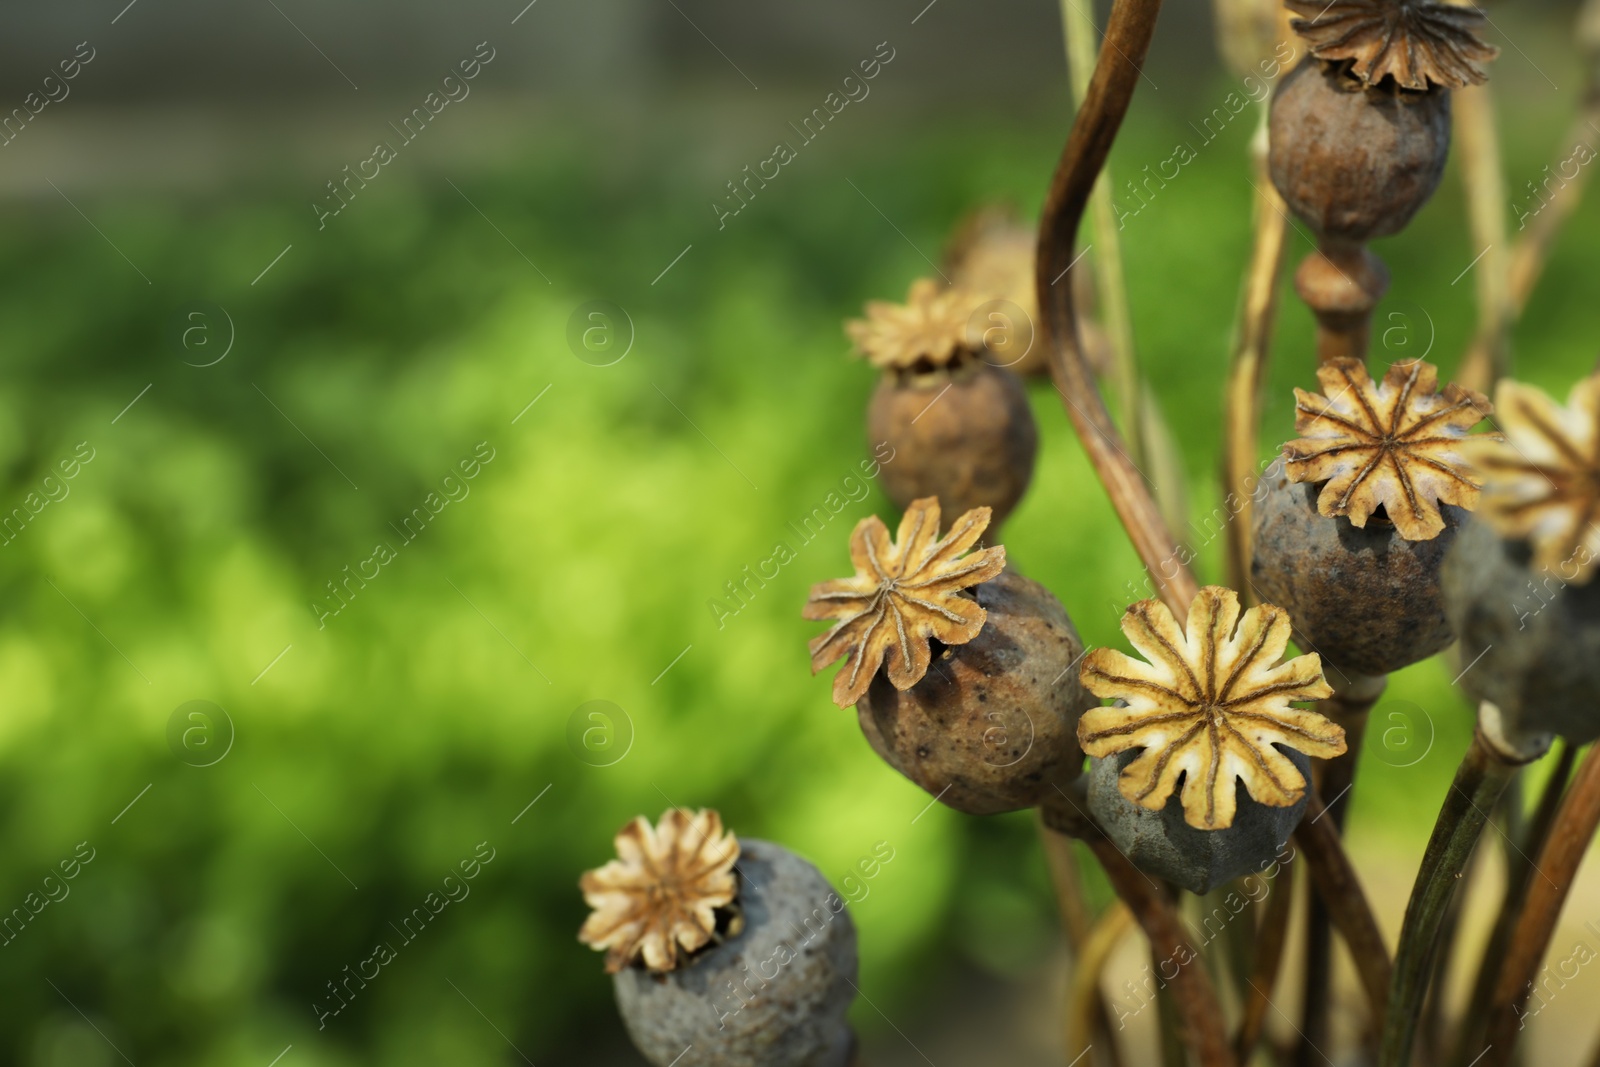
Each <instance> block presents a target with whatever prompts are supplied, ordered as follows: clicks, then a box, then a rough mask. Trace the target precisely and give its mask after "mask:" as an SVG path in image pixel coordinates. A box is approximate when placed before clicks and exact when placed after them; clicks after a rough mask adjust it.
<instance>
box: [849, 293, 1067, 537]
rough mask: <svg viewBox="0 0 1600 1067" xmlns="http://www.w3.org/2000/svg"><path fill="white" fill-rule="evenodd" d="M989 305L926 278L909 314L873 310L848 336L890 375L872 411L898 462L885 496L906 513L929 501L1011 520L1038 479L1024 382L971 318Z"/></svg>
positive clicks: (875, 428) (901, 308) (874, 429)
mask: <svg viewBox="0 0 1600 1067" xmlns="http://www.w3.org/2000/svg"><path fill="white" fill-rule="evenodd" d="M984 300H985V298H984V297H981V296H974V295H973V294H971V293H968V292H965V291H963V290H959V289H941V288H940V287H939V285H938V283H937V282H934V281H932V280H931V279H927V278H923V279H921V280H919V281H917V282H916V283H914V284H913V285H912V286H911V292H910V294H909V295H908V296H907V298H906V303H905V304H903V305H896V304H888V303H884V302H881V301H873V302H871V303H869V304H868V305H867V318H865V319H862V320H857V321H855V322H851V323H850V324H849V325H848V331H849V333H850V336H851V338H852V339H853V340H854V341H855V343H856V346H857V347H858V348H859V349H860V351H861V352H862V354H863V355H865V356H866V357H867V359H868V360H870V361H871V362H872V364H873V365H874V366H876V367H879V368H881V369H882V370H883V372H884V373H883V378H882V379H881V380H880V381H879V383H878V386H877V388H876V389H875V390H874V391H873V394H872V400H871V402H870V404H869V405H868V408H867V433H868V434H869V436H870V439H871V440H874V441H887V442H889V444H890V445H892V446H893V447H894V449H895V461H894V462H893V463H891V464H888V465H886V466H885V467H884V468H883V473H882V476H881V480H882V482H883V487H884V491H885V492H886V493H888V494H889V499H890V500H892V501H894V503H895V504H896V506H898V507H901V508H904V507H906V506H908V505H909V504H910V503H911V501H913V500H915V499H917V498H919V497H925V496H934V497H938V498H939V499H940V500H942V501H943V502H944V503H945V505H946V506H947V507H950V508H952V509H954V510H957V511H968V510H971V509H972V508H977V507H988V508H990V509H992V510H993V512H994V514H995V522H996V523H997V524H998V523H999V522H1002V521H1004V519H1005V518H1006V516H1008V515H1010V514H1011V511H1012V509H1013V508H1015V507H1016V506H1017V502H1018V501H1019V500H1021V499H1022V494H1023V493H1025V492H1026V491H1027V488H1028V483H1029V481H1030V480H1031V479H1032V477H1033V461H1034V457H1035V455H1036V454H1037V453H1038V450H1039V432H1038V429H1037V427H1036V426H1035V425H1034V421H1033V412H1032V410H1031V409H1030V408H1029V407H1028V397H1027V393H1026V391H1025V390H1024V389H1023V387H1022V381H1021V379H1019V378H1018V377H1017V376H1016V375H1015V374H1013V373H1011V372H1010V371H1009V370H1005V369H1003V368H1002V367H1000V366H997V365H996V364H997V363H1001V362H1004V361H1003V360H999V359H994V358H993V357H991V356H989V355H988V354H987V350H986V349H985V347H984V343H983V339H982V331H981V329H980V328H979V327H980V326H981V323H974V322H973V321H972V319H973V313H974V312H975V311H977V310H978V309H979V307H980V306H981V305H982V304H983V303H984Z"/></svg>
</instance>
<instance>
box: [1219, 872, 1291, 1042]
mask: <svg viewBox="0 0 1600 1067" xmlns="http://www.w3.org/2000/svg"><path fill="white" fill-rule="evenodd" d="M1294 871H1295V868H1294V867H1293V866H1288V867H1284V868H1281V869H1280V871H1279V873H1278V876H1277V877H1276V878H1274V879H1273V881H1272V890H1271V894H1270V896H1269V897H1268V898H1267V912H1266V914H1265V915H1263V916H1262V917H1261V928H1260V929H1259V930H1258V931H1256V957H1255V963H1254V965H1253V966H1252V967H1251V971H1250V980H1249V985H1248V986H1247V987H1246V989H1245V991H1244V1010H1243V1011H1242V1012H1241V1014H1240V1019H1239V1030H1238V1033H1237V1034H1236V1035H1235V1036H1234V1039H1233V1049H1234V1055H1235V1056H1236V1057H1237V1058H1238V1060H1239V1062H1240V1063H1241V1064H1245V1063H1249V1062H1250V1057H1251V1055H1252V1054H1253V1053H1254V1052H1255V1048H1256V1042H1257V1041H1259V1040H1260V1039H1261V1027H1262V1026H1263V1025H1264V1024H1265V1023H1266V1020H1267V1009H1268V1008H1269V1007H1271V1001H1270V999H1269V998H1270V997H1271V996H1272V987H1273V986H1275V985H1277V984H1278V968H1279V966H1280V965H1281V964H1282V962H1283V946H1284V944H1285V943H1286V942H1287V941H1288V940H1289V916H1290V915H1291V914H1292V913H1293V911H1294Z"/></svg>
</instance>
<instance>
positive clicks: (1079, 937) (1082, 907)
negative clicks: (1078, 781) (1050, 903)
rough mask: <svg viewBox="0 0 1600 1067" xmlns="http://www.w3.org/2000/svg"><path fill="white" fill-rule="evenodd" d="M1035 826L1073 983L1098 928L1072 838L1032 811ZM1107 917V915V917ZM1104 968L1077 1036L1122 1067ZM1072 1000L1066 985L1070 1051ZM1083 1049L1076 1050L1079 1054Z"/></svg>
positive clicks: (1085, 963) (1095, 972)
mask: <svg viewBox="0 0 1600 1067" xmlns="http://www.w3.org/2000/svg"><path fill="white" fill-rule="evenodd" d="M1034 822H1035V823H1036V824H1037V825H1038V827H1039V840H1040V842H1041V843H1042V844H1043V845H1044V855H1045V863H1046V864H1047V865H1048V866H1049V868H1050V882H1051V884H1052V885H1053V886H1055V891H1056V906H1057V908H1058V909H1059V911H1060V913H1061V932H1062V935H1063V936H1064V937H1065V938H1066V941H1067V947H1068V949H1070V950H1071V952H1072V960H1073V974H1074V976H1075V977H1074V981H1076V976H1079V975H1082V974H1084V972H1085V970H1086V969H1087V968H1089V967H1090V964H1089V962H1088V960H1087V956H1088V953H1089V951H1090V946H1089V942H1090V938H1091V937H1092V935H1093V931H1094V930H1096V929H1098V924H1097V923H1096V921H1095V919H1094V917H1093V916H1092V915H1091V914H1090V911H1089V902H1088V899H1087V896H1086V895H1085V893H1084V889H1083V872H1082V869H1081V868H1080V867H1079V866H1078V857H1077V856H1076V855H1075V854H1074V853H1073V850H1072V838H1070V837H1068V836H1067V835H1066V834H1058V833H1056V832H1055V831H1054V830H1052V829H1050V828H1049V827H1048V826H1046V825H1045V824H1044V818H1043V816H1042V815H1041V814H1040V813H1039V809H1038V808H1035V809H1034ZM1120 907H1122V905H1121V904H1120V902H1119V903H1118V904H1115V905H1113V907H1112V909H1111V910H1115V909H1116V908H1120ZM1123 910H1124V911H1126V908H1123ZM1109 913H1110V912H1109V911H1108V912H1107V914H1109ZM1104 920H1105V916H1104V915H1102V916H1101V922H1103V921H1104ZM1103 966H1104V962H1103V961H1102V962H1101V963H1100V964H1098V965H1096V966H1095V967H1094V968H1093V975H1094V977H1095V979H1096V980H1095V982H1094V984H1093V985H1091V986H1090V987H1089V991H1088V992H1089V995H1090V996H1092V997H1093V1003H1092V1004H1091V1009H1092V1011H1091V1014H1090V1016H1089V1019H1090V1026H1089V1028H1088V1029H1085V1030H1082V1031H1079V1032H1080V1033H1084V1034H1088V1035H1091V1036H1090V1040H1091V1041H1092V1042H1093V1043H1094V1044H1095V1045H1096V1046H1097V1047H1098V1048H1099V1049H1100V1050H1101V1052H1102V1053H1104V1055H1103V1056H1102V1057H1101V1058H1102V1060H1103V1061H1104V1062H1106V1063H1108V1064H1110V1065H1111V1067H1121V1064H1122V1055H1121V1051H1120V1050H1119V1048H1118V1047H1117V1042H1116V1038H1115V1036H1113V1030H1112V1026H1111V1012H1110V1010H1109V1009H1108V1008H1107V1006H1106V1001H1105V997H1104V996H1103V995H1102V993H1101V991H1100V985H1099V981H1098V976H1099V969H1100V967H1103ZM1074 996H1075V993H1074V989H1073V985H1072V983H1069V985H1068V989H1067V1026H1068V1031H1067V1033H1068V1035H1069V1038H1068V1041H1067V1047H1068V1048H1069V1049H1073V1048H1074V1045H1073V1043H1072V1040H1071V1036H1070V1035H1071V1034H1072V1032H1073V1031H1072V1029H1071V1027H1072V1020H1073V1017H1074V1016H1073V1004H1074V1000H1073V997H1074ZM1082 1047H1083V1046H1077V1048H1078V1049H1079V1050H1081V1048H1082ZM1074 1055H1077V1051H1073V1052H1071V1053H1070V1054H1069V1062H1071V1060H1070V1057H1071V1056H1074Z"/></svg>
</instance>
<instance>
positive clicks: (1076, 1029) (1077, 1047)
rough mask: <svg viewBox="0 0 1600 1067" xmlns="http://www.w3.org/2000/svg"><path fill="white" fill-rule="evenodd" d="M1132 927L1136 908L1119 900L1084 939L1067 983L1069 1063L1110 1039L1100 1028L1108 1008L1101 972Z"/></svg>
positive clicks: (1067, 1045) (1067, 1050) (1067, 1053)
mask: <svg viewBox="0 0 1600 1067" xmlns="http://www.w3.org/2000/svg"><path fill="white" fill-rule="evenodd" d="M1132 929H1133V912H1131V911H1129V910H1128V907H1127V905H1126V904H1124V903H1122V901H1120V900H1119V901H1117V902H1115V903H1114V904H1112V905H1111V906H1110V907H1109V908H1107V909H1106V910H1105V913H1104V914H1102V915H1101V916H1100V918H1099V920H1098V921H1097V922H1096V923H1095V924H1094V926H1093V927H1091V928H1090V930H1089V936H1088V937H1086V938H1085V939H1084V941H1083V946H1082V948H1081V949H1080V950H1079V952H1078V957H1077V959H1076V960H1075V961H1074V966H1073V969H1072V980H1071V981H1070V982H1069V983H1068V984H1067V1020H1066V1042H1067V1043H1066V1058H1067V1062H1068V1063H1076V1062H1078V1061H1079V1060H1080V1059H1082V1058H1083V1054H1084V1053H1085V1052H1087V1051H1089V1049H1091V1048H1094V1047H1095V1046H1096V1045H1098V1044H1100V1043H1101V1042H1102V1041H1106V1040H1107V1037H1106V1035H1102V1034H1098V1033H1097V1032H1096V1031H1098V1030H1099V1029H1100V1028H1101V1015H1102V1013H1103V1012H1104V1009H1105V1000H1104V999H1103V997H1102V995H1101V991H1100V975H1101V973H1102V972H1103V971H1104V970H1105V967H1106V961H1107V960H1109V959H1110V958H1111V954H1112V953H1113V952H1114V951H1116V948H1117V946H1118V945H1119V944H1121V942H1122V938H1123V936H1124V935H1126V934H1127V933H1128V931H1129V930H1132ZM1113 1047H1114V1045H1113Z"/></svg>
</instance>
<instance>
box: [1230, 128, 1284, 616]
mask: <svg viewBox="0 0 1600 1067" xmlns="http://www.w3.org/2000/svg"><path fill="white" fill-rule="evenodd" d="M1265 121H1266V112H1265V110H1263V111H1262V125H1261V126H1260V128H1259V129H1258V130H1257V133H1256V137H1255V139H1254V140H1253V141H1252V142H1251V148H1250V156H1251V166H1252V169H1254V171H1255V179H1254V185H1255V188H1256V195H1255V219H1254V228H1253V238H1252V241H1251V249H1250V265H1249V266H1248V267H1247V268H1246V269H1245V276H1244V298H1243V300H1242V301H1241V302H1240V305H1239V321H1238V323H1237V324H1236V325H1235V327H1234V343H1233V359H1232V362H1231V364H1230V365H1229V368H1228V385H1227V393H1226V400H1225V409H1224V415H1223V437H1222V484H1223V487H1224V489H1225V490H1226V491H1227V492H1228V493H1231V494H1233V500H1234V501H1235V502H1236V504H1237V505H1238V512H1237V514H1235V515H1234V517H1233V520H1232V521H1231V522H1229V523H1228V527H1227V530H1228V533H1227V559H1228V585H1229V586H1230V587H1231V588H1233V589H1238V590H1240V591H1241V592H1243V591H1244V590H1247V589H1249V588H1250V583H1249V582H1247V581H1246V580H1245V579H1246V578H1247V577H1248V576H1249V574H1250V530H1251V528H1252V525H1251V524H1252V521H1253V520H1252V517H1251V514H1250V512H1251V487H1252V485H1253V481H1254V479H1255V477H1256V464H1257V456H1258V454H1259V452H1260V443H1259V440H1258V435H1259V433H1260V430H1261V387H1262V383H1263V381H1264V380H1265V379H1266V373H1267V362H1268V359H1269V357H1270V355H1271V349H1272V327H1273V324H1274V323H1275V322H1276V321H1277V311H1278V278H1279V276H1280V275H1281V274H1282V273H1283V250H1284V245H1285V240H1286V238H1287V236H1288V231H1289V221H1288V214H1287V209H1286V208H1285V207H1284V205H1283V198H1282V197H1281V196H1279V195H1278V190H1277V189H1276V188H1275V187H1274V186H1273V184H1272V177H1271V175H1269V174H1268V173H1267V138H1266V127H1265Z"/></svg>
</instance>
